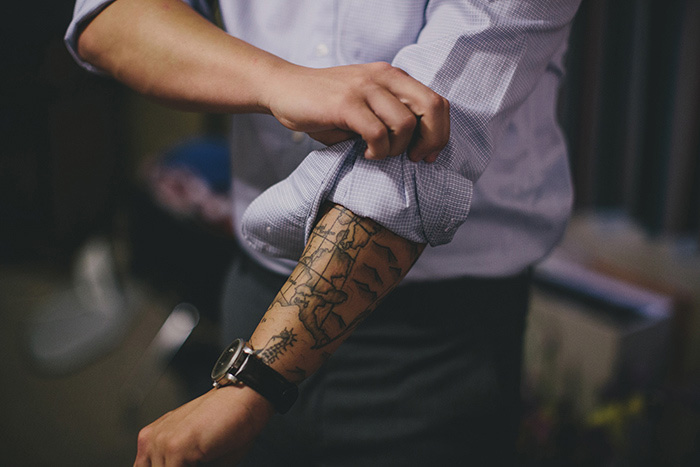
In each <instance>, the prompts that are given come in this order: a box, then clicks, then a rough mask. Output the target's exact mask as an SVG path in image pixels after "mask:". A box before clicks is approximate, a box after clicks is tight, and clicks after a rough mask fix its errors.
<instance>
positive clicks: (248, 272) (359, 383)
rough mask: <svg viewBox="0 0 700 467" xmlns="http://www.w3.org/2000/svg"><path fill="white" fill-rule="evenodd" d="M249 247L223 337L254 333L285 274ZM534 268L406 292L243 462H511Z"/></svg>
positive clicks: (228, 294) (329, 365)
mask: <svg viewBox="0 0 700 467" xmlns="http://www.w3.org/2000/svg"><path fill="white" fill-rule="evenodd" d="M285 279H286V278H285V277H282V276H280V275H277V274H274V273H271V272H270V271H268V270H266V269H264V268H262V267H261V266H259V265H258V264H257V263H256V262H255V261H253V260H251V259H249V258H247V257H245V256H244V255H243V254H241V255H240V257H239V258H237V259H236V262H235V264H234V265H233V266H232V268H231V271H230V273H229V276H228V278H227V284H226V289H225V293H224V303H223V306H224V308H223V309H224V310H225V313H224V316H223V326H222V327H223V339H224V342H225V344H228V343H229V342H230V341H232V340H233V339H235V338H237V337H246V338H247V337H249V336H250V334H251V333H252V332H253V330H254V329H255V326H256V325H257V323H258V321H259V320H260V318H261V317H262V315H263V314H264V312H265V310H266V309H267V307H268V306H269V304H270V303H271V301H272V299H273V298H274V296H275V294H276V293H277V291H278V290H279V288H280V287H281V285H282V284H283V283H284V281H285ZM530 282H531V279H530V274H529V272H524V273H523V274H520V275H518V276H514V277H507V278H498V279H479V278H460V279H454V280H449V281H440V282H433V283H420V284H407V285H404V286H400V287H399V288H397V289H396V290H395V291H394V292H393V293H392V294H391V295H390V296H389V297H388V298H387V299H386V300H385V301H384V303H382V305H380V306H379V307H378V308H377V309H376V310H375V311H374V312H373V313H372V315H370V316H369V317H368V318H367V319H366V320H365V322H363V323H362V324H361V325H360V326H359V327H358V328H357V329H356V330H355V332H354V333H353V334H352V335H351V336H350V337H349V338H348V340H347V341H346V342H345V343H343V344H342V345H341V346H340V348H339V350H338V351H337V352H336V353H335V354H334V355H333V356H332V357H331V358H330V359H329V360H328V362H326V364H325V365H324V366H323V367H322V368H321V369H320V370H319V371H318V372H317V373H315V374H314V375H312V376H311V377H310V378H308V379H307V380H306V381H305V382H304V383H302V385H301V386H300V391H301V393H300V396H299V400H298V401H297V403H296V404H295V406H294V407H293V408H292V410H291V411H290V412H289V413H287V414H286V415H275V416H274V417H273V419H272V421H271V423H270V424H269V425H268V427H267V429H266V430H265V431H264V432H263V434H262V436H261V437H260V439H259V440H258V442H257V443H256V445H255V447H254V448H253V449H252V451H251V452H250V454H249V456H248V458H247V459H246V461H245V462H244V464H243V465H249V466H263V467H265V466H275V465H284V466H353V467H358V466H360V467H362V466H404V467H405V466H414V465H415V466H427V465H431V466H432V465H439V466H452V465H454V466H480V465H498V466H504V465H506V466H507V465H514V464H515V442H516V435H517V425H518V419H519V399H520V397H519V388H520V365H521V357H522V339H523V331H524V323H525V316H526V313H527V303H528V295H529V289H530Z"/></svg>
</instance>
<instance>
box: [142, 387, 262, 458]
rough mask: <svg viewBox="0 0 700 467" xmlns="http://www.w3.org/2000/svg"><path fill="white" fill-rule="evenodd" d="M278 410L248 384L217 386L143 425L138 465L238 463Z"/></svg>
mask: <svg viewBox="0 0 700 467" xmlns="http://www.w3.org/2000/svg"><path fill="white" fill-rule="evenodd" d="M273 413H274V409H273V407H272V404H270V402H268V401H267V400H266V399H265V398H263V397H262V396H261V395H260V394H258V393H257V392H255V391H254V390H252V389H250V388H248V387H245V386H225V387H223V388H220V389H213V390H211V391H209V392H207V393H206V394H204V395H203V396H201V397H199V398H197V399H195V400H193V401H191V402H189V403H187V404H185V405H183V406H182V407H180V408H178V409H176V410H174V411H172V412H169V413H167V414H165V415H163V416H162V417H160V418H159V419H158V420H156V421H155V422H153V423H151V424H150V425H148V426H147V427H145V428H144V429H142V430H141V432H140V433H139V439H138V454H137V455H136V461H135V462H134V467H146V466H164V465H168V466H170V465H177V466H180V465H195V464H199V463H211V465H217V463H218V462H221V465H235V463H237V462H238V461H240V460H241V459H242V458H243V456H244V455H245V453H246V452H247V451H248V449H249V448H250V446H251V445H252V444H253V441H254V440H255V438H256V437H257V436H258V434H260V432H261V431H262V429H263V428H264V426H265V425H266V424H267V422H268V420H269V419H270V417H271V416H272V414H273Z"/></svg>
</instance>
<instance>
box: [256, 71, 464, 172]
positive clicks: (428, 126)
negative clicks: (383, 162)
mask: <svg viewBox="0 0 700 467" xmlns="http://www.w3.org/2000/svg"><path fill="white" fill-rule="evenodd" d="M283 68H284V69H282V70H279V72H278V73H275V74H274V76H275V77H279V78H272V79H273V80H274V81H272V82H271V83H270V84H269V85H268V86H267V89H269V90H270V94H269V99H268V103H267V107H268V108H269V109H270V111H271V113H272V114H273V115H274V116H275V117H276V118H277V119H278V120H279V121H280V122H281V123H282V124H283V125H285V126H286V127H287V128H290V129H292V130H295V131H304V132H306V133H308V134H309V135H311V137H313V138H315V139H317V140H318V141H321V142H323V143H325V144H333V143H337V142H340V141H343V140H346V139H349V138H350V137H352V136H355V135H359V136H360V137H362V139H364V140H365V142H366V143H367V150H366V152H365V157H366V158H368V159H383V158H385V157H387V156H398V155H399V154H401V153H403V152H405V151H408V157H409V158H410V159H411V160H412V161H414V162H417V161H420V160H424V161H426V162H434V161H435V159H436V158H437V156H438V153H439V152H440V150H442V148H444V147H445V145H446V144H447V141H448V138H449V135H450V116H449V102H448V101H447V99H445V98H443V97H441V96H440V95H438V94H437V93H435V92H434V91H433V90H431V89H430V88H428V87H427V86H425V85H423V84H422V83H420V82H419V81H417V80H415V79H414V78H412V77H411V76H409V75H408V74H407V73H406V72H404V71H403V70H400V69H399V68H395V67H393V66H391V65H390V64H388V63H383V62H377V63H369V64H362V65H348V66H339V67H331V68H319V69H315V68H305V67H300V66H297V65H292V64H289V63H286V64H285V65H284V66H283Z"/></svg>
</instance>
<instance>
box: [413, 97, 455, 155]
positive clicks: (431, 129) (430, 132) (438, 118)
mask: <svg viewBox="0 0 700 467" xmlns="http://www.w3.org/2000/svg"><path fill="white" fill-rule="evenodd" d="M436 96H437V94H436ZM438 97H439V101H437V100H436V101H435V102H434V103H433V104H432V105H430V106H429V107H427V112H426V113H425V114H423V115H422V116H421V118H420V119H419V124H418V128H417V129H416V131H415V132H414V139H413V141H412V143H411V145H410V147H409V149H408V158H409V159H410V160H412V161H414V162H418V161H420V160H423V161H425V162H428V163H432V162H435V160H436V159H437V157H438V154H439V153H440V151H441V150H442V149H443V148H444V147H445V146H446V145H447V142H448V141H449V138H450V118H449V113H450V104H449V102H448V101H447V99H444V98H442V97H440V96H438Z"/></svg>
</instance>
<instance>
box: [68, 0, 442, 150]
mask: <svg viewBox="0 0 700 467" xmlns="http://www.w3.org/2000/svg"><path fill="white" fill-rule="evenodd" d="M78 52H79V54H80V55H81V57H83V58H84V59H85V60H87V61H88V62H90V63H92V64H93V65H95V66H97V67H99V68H101V69H103V70H105V71H107V72H108V73H109V74H111V75H112V76H114V77H116V78H117V79H119V80H120V81H122V82H124V83H126V84H127V85H129V86H131V87H132V88H134V89H136V90H137V91H139V92H141V93H143V94H145V95H148V96H151V97H153V98H155V99H157V100H159V101H161V102H164V103H167V104H169V105H172V106H176V107H179V108H183V109H189V110H197V111H208V112H212V111H214V112H227V113H241V112H257V113H268V114H271V115H274V116H275V117H276V118H277V119H278V120H279V121H280V122H281V123H282V124H283V125H285V126H286V127H287V128H290V129H292V130H295V131H302V132H306V133H308V134H309V135H311V136H312V137H314V138H316V139H317V140H319V141H321V142H323V143H325V144H332V143H336V142H339V141H343V140H346V139H348V138H350V137H353V136H356V135H359V136H361V137H362V139H364V140H365V141H366V142H367V151H366V152H365V157H367V158H369V159H382V158H385V157H389V156H397V155H399V154H402V153H403V152H405V151H408V156H409V158H410V159H411V160H413V161H420V160H424V161H426V162H433V161H435V159H436V158H437V155H438V153H439V151H440V150H441V149H442V148H443V147H444V146H445V145H446V144H447V140H448V137H449V131H450V121H449V103H448V101H447V100H446V99H444V98H443V97H441V96H440V95H438V94H436V93H435V92H433V91H432V90H431V89H430V88H428V87H427V86H425V85H423V84H422V83H420V82H419V81H417V80H415V79H413V78H412V77H410V76H409V75H408V74H406V73H405V72H403V71H402V70H400V69H398V68H395V67H393V66H391V65H390V64H388V63H381V62H379V63H369V64H360V65H348V66H339V67H331V68H323V69H314V68H307V67H302V66H298V65H294V64H292V63H289V62H287V61H285V60H283V59H281V58H279V57H276V56H274V55H272V54H269V53H267V52H265V51H262V50H260V49H258V48H256V47H253V46H252V45H250V44H247V43H246V42H244V41H241V40H239V39H236V38H234V37H232V36H229V35H228V34H226V33H225V32H224V31H222V30H221V29H219V28H218V27H216V26H215V25H213V24H212V23H210V22H208V21H206V20H205V19H204V18H202V17H201V16H200V15H199V14H197V13H196V12H194V11H193V10H192V9H191V8H190V7H189V6H188V5H186V4H184V3H183V2H181V1H179V0H117V1H115V2H114V3H112V4H110V5H109V6H108V7H107V8H106V9H105V10H103V11H102V12H101V13H99V14H98V15H97V17H95V18H94V19H93V20H92V21H91V22H89V23H88V24H87V26H86V27H85V29H84V30H83V32H82V33H81V35H80V38H79V41H78Z"/></svg>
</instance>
